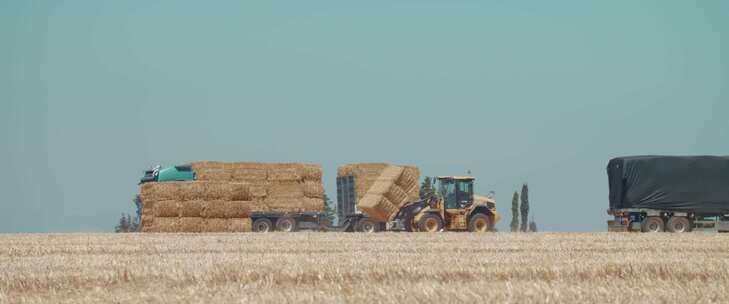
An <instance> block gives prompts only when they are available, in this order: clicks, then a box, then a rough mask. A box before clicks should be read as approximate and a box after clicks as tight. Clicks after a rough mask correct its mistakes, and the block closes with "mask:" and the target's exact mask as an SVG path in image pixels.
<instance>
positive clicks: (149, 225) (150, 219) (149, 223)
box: [140, 214, 154, 232]
mask: <svg viewBox="0 0 729 304" xmlns="http://www.w3.org/2000/svg"><path fill="white" fill-rule="evenodd" d="M140 224H141V225H142V230H141V231H142V232H152V231H153V230H154V216H151V215H144V214H142V221H141V223H140Z"/></svg>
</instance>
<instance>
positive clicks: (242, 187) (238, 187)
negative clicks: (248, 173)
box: [230, 183, 251, 201]
mask: <svg viewBox="0 0 729 304" xmlns="http://www.w3.org/2000/svg"><path fill="white" fill-rule="evenodd" d="M230 199H231V200H233V201H249V200H251V192H250V186H249V185H246V184H238V183H235V184H230Z"/></svg>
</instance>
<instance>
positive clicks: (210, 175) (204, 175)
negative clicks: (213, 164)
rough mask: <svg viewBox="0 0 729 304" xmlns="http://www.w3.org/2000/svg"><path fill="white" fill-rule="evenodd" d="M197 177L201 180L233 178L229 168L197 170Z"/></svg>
mask: <svg viewBox="0 0 729 304" xmlns="http://www.w3.org/2000/svg"><path fill="white" fill-rule="evenodd" d="M195 178H196V179H197V180H199V181H214V182H227V181H230V180H231V179H232V178H233V174H232V173H231V170H229V169H200V170H195Z"/></svg>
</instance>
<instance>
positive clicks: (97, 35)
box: [0, 1, 729, 232]
mask: <svg viewBox="0 0 729 304" xmlns="http://www.w3.org/2000/svg"><path fill="white" fill-rule="evenodd" d="M277 4H278V3H269V2H266V3H248V2H234V1H231V2H227V1H226V2H215V3H202V2H192V1H191V2H188V1H158V2H143V1H126V2H111V1H108V2H107V1H63V2H30V1H0V39H1V41H3V47H0V119H2V132H0V139H2V140H1V141H0V164H1V165H2V168H4V172H3V174H0V193H2V194H3V195H2V198H1V199H0V200H1V201H0V232H72V231H79V232H86V231H111V230H112V229H113V227H114V225H115V224H116V223H117V220H118V218H119V215H120V214H121V213H122V212H126V213H132V212H133V210H134V206H133V204H132V201H131V200H132V198H133V196H134V195H135V194H136V193H137V192H138V186H137V182H138V180H139V178H140V177H141V175H142V171H143V170H144V169H146V168H148V167H149V166H150V165H154V164H162V165H174V164H180V163H186V162H190V161H194V160H221V161H264V162H310V163H319V164H322V165H323V168H324V184H325V188H326V192H327V194H328V195H329V196H330V197H332V198H336V191H335V176H336V167H337V166H338V165H343V164H347V163H355V162H392V163H397V164H413V165H418V166H419V167H420V169H421V172H422V174H423V175H424V176H425V175H427V176H434V175H458V174H465V173H466V172H468V171H469V170H470V172H471V174H472V175H474V176H475V177H476V178H477V181H476V183H477V185H476V191H477V192H479V193H483V194H486V193H488V192H489V191H492V190H493V191H495V192H496V199H497V208H498V210H499V211H500V212H501V214H502V215H503V217H502V220H501V222H500V223H499V224H498V226H497V227H498V228H499V230H501V231H507V230H508V226H509V221H510V218H511V215H510V208H511V196H512V193H513V192H514V191H520V189H521V185H522V183H524V182H527V183H529V189H530V204H531V211H530V215H533V216H534V219H535V220H536V222H537V224H538V226H539V229H540V230H543V231H604V230H606V224H605V221H606V220H607V219H608V216H607V214H606V213H605V210H606V209H607V205H608V202H607V198H608V183H607V176H606V173H605V166H606V164H607V162H608V160H609V159H610V158H612V157H616V156H623V155H641V154H660V155H728V154H729V152H727V151H729V140H728V139H729V124H727V116H728V114H729V60H728V59H727V55H726V54H729V4H727V3H726V2H723V1H701V2H685V1H640V2H635V1H609V2H593V1H589V2H584V1H553V2H552V1H550V2H538V1H531V2H530V1H509V2H503V1H485V2H472V1H459V2H448V3H441V2H435V1H434V2H430V1H403V2H396V3H392V2H367V3H356V4H354V5H353V6H347V5H346V4H345V3H342V2H337V1H317V2H295V3H286V5H285V6H284V5H277Z"/></svg>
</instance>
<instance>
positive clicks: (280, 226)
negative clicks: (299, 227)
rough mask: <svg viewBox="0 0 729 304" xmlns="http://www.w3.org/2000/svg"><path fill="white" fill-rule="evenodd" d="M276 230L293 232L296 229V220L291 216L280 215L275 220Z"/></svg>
mask: <svg viewBox="0 0 729 304" xmlns="http://www.w3.org/2000/svg"><path fill="white" fill-rule="evenodd" d="M276 231H279V232H294V231H296V220H294V219H293V218H291V217H282V218H279V219H278V220H277V221H276Z"/></svg>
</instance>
